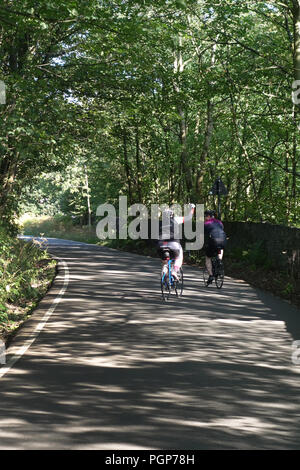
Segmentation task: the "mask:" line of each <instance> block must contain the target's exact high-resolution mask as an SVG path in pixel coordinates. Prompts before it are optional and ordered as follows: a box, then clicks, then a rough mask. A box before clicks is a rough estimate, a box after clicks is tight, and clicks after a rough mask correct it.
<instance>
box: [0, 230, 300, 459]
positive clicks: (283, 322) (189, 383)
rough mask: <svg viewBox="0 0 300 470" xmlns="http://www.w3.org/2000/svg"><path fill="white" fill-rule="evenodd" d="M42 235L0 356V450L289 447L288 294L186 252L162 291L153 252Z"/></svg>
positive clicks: (298, 331) (297, 407) (299, 319)
mask: <svg viewBox="0 0 300 470" xmlns="http://www.w3.org/2000/svg"><path fill="white" fill-rule="evenodd" d="M48 243H49V251H50V252H51V253H52V254H53V255H54V256H55V257H58V258H60V260H61V261H60V264H59V274H58V276H57V278H56V280H55V282H54V284H53V287H52V288H51V290H50V291H49V293H48V294H47V296H46V297H45V298H44V299H43V301H42V302H41V303H40V305H39V307H38V308H37V310H36V312H35V313H34V315H33V316H32V317H31V319H30V320H29V321H27V322H26V324H25V326H24V327H23V328H22V329H21V330H20V332H19V334H18V335H17V336H16V338H15V340H14V341H13V343H12V344H11V346H10V348H9V349H8V351H7V357H6V360H7V363H6V365H4V366H2V368H1V369H0V449H1V450H4V449H14V450H21V449H22V450H23V449H24V450H31V449H35V450H38V449H45V450H46V449H47V450H56V449H57V450H63V449H74V450H76V449H77V450H95V449H98V450H129V449H131V450H133V449H134V450H139V449H140V450H141V449H143V450H148V449H149V450H154V449H155V450H159V449H168V450H170V449H180V450H185V449H195V450H196V449H199V450H202V449H207V450H211V449H227V450H237V449H243V450H256V449H299V447H300V446H299V443H300V419H299V418H300V398H299V397H300V382H299V379H300V354H299V359H298V356H297V349H293V346H294V348H295V347H296V346H297V343H295V341H298V340H300V311H299V310H298V309H297V308H295V307H293V306H291V305H290V304H288V303H287V302H284V301H281V300H279V299H278V298H276V297H274V296H272V295H269V294H266V293H264V292H262V291H260V290H258V289H253V288H252V287H250V286H249V285H248V284H247V283H245V282H242V281H236V280H233V279H228V278H226V279H225V283H224V287H223V289H222V290H221V291H218V290H217V289H216V288H215V287H213V286H212V287H210V288H204V287H203V283H202V273H201V269H198V268H196V267H188V266H184V275H185V290H184V296H183V298H182V299H180V300H179V301H178V300H175V299H174V300H171V301H170V302H168V303H163V302H162V299H161V294H160V285H159V273H160V262H159V260H157V259H152V258H149V257H143V256H139V255H134V254H129V253H125V252H118V251H115V250H112V249H109V248H102V247H97V246H94V245H87V244H83V243H76V242H68V241H63V240H57V239H49V241H48ZM225 266H226V265H225ZM298 363H299V364H298ZM1 371H2V372H1ZM1 374H2V375H1Z"/></svg>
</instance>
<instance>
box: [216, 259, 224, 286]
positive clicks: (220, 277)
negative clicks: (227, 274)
mask: <svg viewBox="0 0 300 470" xmlns="http://www.w3.org/2000/svg"><path fill="white" fill-rule="evenodd" d="M215 283H216V286H217V288H218V289H221V287H222V286H223V283H224V266H223V263H222V261H218V262H217V263H216V267H215Z"/></svg>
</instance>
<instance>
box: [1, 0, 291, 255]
mask: <svg viewBox="0 0 300 470" xmlns="http://www.w3.org/2000/svg"><path fill="white" fill-rule="evenodd" d="M292 13H293V11H292V2H289V3H287V4H286V5H285V4H284V2H280V1H276V0H274V1H273V2H272V7H270V5H269V4H268V3H266V2H257V1H254V0H250V1H247V2H237V1H234V0H226V1H224V2H215V1H212V0H208V1H202V0H198V1H196V0H182V1H181V0H180V1H179V0H169V1H167V2H166V1H162V0H158V1H156V2H150V1H148V0H145V1H143V2H138V1H134V0H132V1H129V2H124V1H123V0H113V1H110V2H108V1H101V2H99V1H97V0H91V1H89V2H83V1H79V0H77V1H75V0H64V1H62V2H60V3H59V5H58V4H57V2H54V0H52V1H50V0H42V1H41V2H39V5H38V6H37V5H36V2H34V1H33V0H26V2H24V1H21V0H16V1H15V2H13V5H12V4H11V3H8V2H4V4H3V5H1V6H0V19H2V21H3V23H2V29H1V30H0V41H1V47H0V64H1V65H0V78H1V79H3V80H4V81H5V83H6V85H7V90H8V93H7V105H5V106H2V107H0V117H1V119H2V121H1V122H2V126H1V133H0V175H1V176H0V215H1V216H2V218H3V219H5V220H7V223H10V222H11V221H12V220H13V219H14V217H15V215H18V212H19V211H20V210H21V211H23V212H24V211H30V212H31V213H35V214H48V215H55V214H59V213H63V214H65V215H70V216H72V215H73V216H74V215H75V216H78V217H80V218H81V221H82V223H85V222H86V217H87V211H88V208H87V202H88V197H90V200H89V202H90V203H91V207H92V212H93V214H95V211H96V208H97V206H98V205H99V204H101V203H102V202H115V201H116V200H117V199H118V196H119V195H120V194H126V195H128V197H129V200H130V202H144V203H146V204H150V203H152V202H160V203H171V202H178V203H184V202H186V201H187V200H190V199H193V201H195V202H202V203H204V204H206V205H210V206H215V205H216V200H215V198H214V197H213V196H211V195H209V190H210V188H211V185H212V183H213V181H214V179H215V177H216V176H217V175H219V176H221V177H222V180H223V181H224V183H225V185H226V186H227V187H228V189H229V193H228V196H227V197H226V198H223V200H222V202H223V206H222V207H223V214H224V217H225V218H227V219H228V220H240V221H249V220H251V221H268V222H271V223H283V224H288V225H295V224H299V223H300V207H299V203H298V198H297V195H298V192H299V189H300V188H299V173H298V171H297V166H298V161H299V155H298V154H299V143H300V142H299V131H298V120H299V110H298V109H297V108H295V106H294V105H293V103H292V100H291V84H292V81H293V79H294V78H295V73H296V72H297V69H298V67H297V66H296V64H295V60H296V54H295V47H296V44H297V28H295V24H294V21H295V20H294V16H293V14H292ZM54 172H56V173H57V174H59V175H60V178H61V179H60V181H59V178H58V179H55V178H53V181H51V179H50V176H49V175H53V174H54ZM86 176H88V186H86V180H85V177H86ZM41 201H42V202H41ZM253 256H254V255H253Z"/></svg>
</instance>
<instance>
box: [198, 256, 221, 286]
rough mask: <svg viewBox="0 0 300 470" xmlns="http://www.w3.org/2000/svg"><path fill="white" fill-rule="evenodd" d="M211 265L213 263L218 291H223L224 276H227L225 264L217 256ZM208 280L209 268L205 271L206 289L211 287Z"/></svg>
mask: <svg viewBox="0 0 300 470" xmlns="http://www.w3.org/2000/svg"><path fill="white" fill-rule="evenodd" d="M211 263H212V272H213V277H214V280H215V284H216V286H217V288H218V289H221V288H222V286H223V283H224V275H225V273H224V265H223V262H222V260H220V259H219V258H218V256H217V255H216V256H213V257H212V259H211ZM208 278H209V273H208V271H207V268H206V267H205V268H204V270H203V281H204V286H205V287H208V285H209V284H208Z"/></svg>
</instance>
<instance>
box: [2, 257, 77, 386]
mask: <svg viewBox="0 0 300 470" xmlns="http://www.w3.org/2000/svg"><path fill="white" fill-rule="evenodd" d="M59 262H60V263H61V264H62V268H63V270H64V283H63V286H62V288H61V290H60V292H59V294H58V295H57V296H56V298H55V299H54V300H53V302H52V305H51V307H50V308H49V309H48V310H47V312H46V313H45V315H44V317H43V318H42V320H41V321H40V322H39V324H38V325H37V326H36V328H35V329H34V331H33V333H32V335H31V337H30V338H29V339H28V340H27V341H25V343H24V345H23V346H21V347H20V349H19V350H18V351H17V352H16V354H15V355H14V356H13V357H12V358H11V359H10V360H9V361H8V362H7V364H5V366H3V367H1V368H0V379H1V378H2V377H3V376H4V375H5V374H6V373H7V372H8V371H9V370H10V369H11V368H12V367H13V366H14V365H15V363H16V362H17V361H18V360H19V359H20V358H21V357H22V356H23V355H24V354H25V353H26V351H27V350H28V349H29V348H30V346H31V345H32V344H33V343H34V341H35V340H36V338H37V337H38V335H39V334H40V332H41V331H42V329H43V328H44V326H45V325H46V323H47V321H48V320H49V318H50V317H51V315H52V314H53V312H54V311H55V309H56V307H57V305H58V304H59V302H60V301H61V299H62V297H63V295H64V294H65V292H66V290H67V287H68V284H69V280H70V273H69V268H68V265H67V263H66V262H65V261H63V260H61V259H59Z"/></svg>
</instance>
